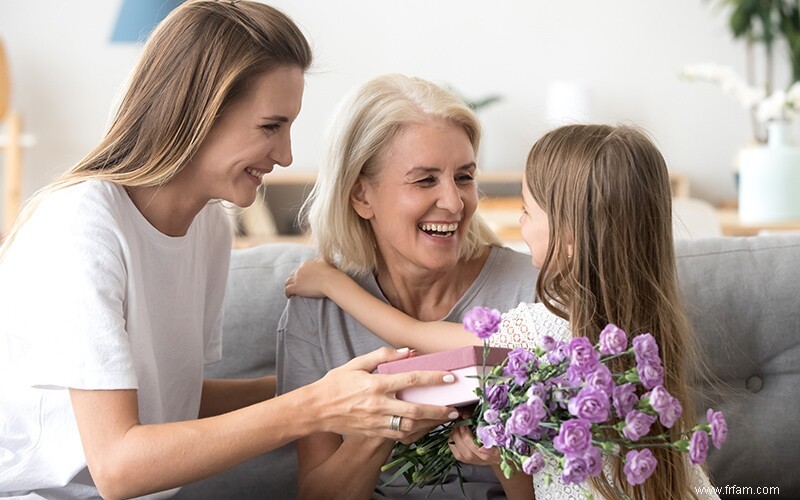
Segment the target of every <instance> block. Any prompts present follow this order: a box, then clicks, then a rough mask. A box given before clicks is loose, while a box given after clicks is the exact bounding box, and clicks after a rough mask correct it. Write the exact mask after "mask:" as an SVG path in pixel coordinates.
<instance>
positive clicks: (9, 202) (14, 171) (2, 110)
mask: <svg viewBox="0 0 800 500" xmlns="http://www.w3.org/2000/svg"><path fill="white" fill-rule="evenodd" d="M10 103H11V77H10V75H9V69H8V62H7V60H6V55H5V50H4V47H3V40H2V39H0V149H3V151H4V154H3V170H4V174H3V198H2V199H3V223H2V226H0V238H2V235H3V234H5V233H7V232H8V230H9V229H10V228H11V226H12V224H14V220H15V219H16V218H17V213H19V208H20V205H21V203H22V148H23V147H30V146H32V145H33V143H34V140H33V137H32V136H30V135H28V134H23V133H22V116H21V115H20V113H18V112H17V111H14V110H10V105H11V104H10Z"/></svg>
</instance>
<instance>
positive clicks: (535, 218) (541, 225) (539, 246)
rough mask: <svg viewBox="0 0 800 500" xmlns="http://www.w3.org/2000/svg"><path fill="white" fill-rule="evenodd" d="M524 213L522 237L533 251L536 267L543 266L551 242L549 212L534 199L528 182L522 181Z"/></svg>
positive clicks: (521, 228) (521, 223)
mask: <svg viewBox="0 0 800 500" xmlns="http://www.w3.org/2000/svg"><path fill="white" fill-rule="evenodd" d="M522 205H523V209H522V215H520V217H519V225H520V232H521V234H522V239H523V240H524V241H525V244H526V245H528V248H529V249H530V251H531V262H532V263H533V265H534V267H539V268H540V267H542V264H543V263H544V258H545V256H546V255H547V246H548V245H549V243H550V224H549V223H548V222H547V214H546V213H545V212H544V210H542V208H541V207H540V206H539V205H538V204H537V203H536V201H534V199H533V195H532V194H531V191H530V189H529V188H528V183H527V182H525V180H524V179H523V181H522Z"/></svg>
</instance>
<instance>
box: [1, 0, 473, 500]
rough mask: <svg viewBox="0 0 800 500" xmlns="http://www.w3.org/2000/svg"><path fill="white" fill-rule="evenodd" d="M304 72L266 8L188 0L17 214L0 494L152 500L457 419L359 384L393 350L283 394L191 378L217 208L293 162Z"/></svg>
mask: <svg viewBox="0 0 800 500" xmlns="http://www.w3.org/2000/svg"><path fill="white" fill-rule="evenodd" d="M310 64H311V50H310V48H309V45H308V43H307V41H306V39H305V37H304V36H303V35H302V33H301V32H300V30H299V29H298V27H297V26H296V25H295V24H294V23H293V22H292V21H291V20H290V19H289V18H288V17H286V16H285V15H284V14H282V13H281V12H279V11H277V10H275V9H273V8H271V7H269V6H267V5H264V4H262V3H258V2H245V1H241V2H239V1H230V2H214V1H192V2H186V3H184V4H182V5H181V6H180V7H178V8H177V9H176V10H174V11H173V12H172V13H171V14H170V15H169V17H167V19H166V20H165V21H164V22H163V23H162V24H161V25H160V26H159V27H158V28H157V29H156V31H155V32H154V33H153V34H152V36H151V37H150V40H149V41H148V43H147V45H146V47H145V49H144V52H143V54H142V58H141V61H140V64H139V65H138V67H137V68H136V70H135V71H134V73H133V75H132V78H131V85H130V87H129V89H128V90H127V92H126V94H125V96H124V99H123V101H122V103H121V106H120V108H119V111H118V113H117V115H116V118H115V120H114V122H113V123H112V125H111V128H110V130H109V132H108V133H107V135H106V136H105V138H104V139H103V141H102V142H101V143H100V145H99V146H98V147H97V148H96V149H95V150H94V151H92V152H91V153H90V154H89V155H88V156H87V157H86V158H85V159H84V160H82V161H81V162H80V163H79V164H78V165H76V166H75V167H73V168H72V169H70V170H69V171H68V172H67V173H65V174H64V175H63V176H62V177H61V178H60V179H59V180H57V181H56V182H55V183H53V184H52V185H50V186H48V187H46V188H45V189H43V190H42V191H41V192H40V193H39V194H38V195H36V196H35V197H34V198H33V199H32V200H31V202H30V203H29V204H28V206H27V208H26V210H25V211H24V212H23V214H22V215H21V216H20V219H19V222H18V223H17V225H16V226H15V228H14V229H13V230H12V231H11V232H10V234H9V235H8V237H7V239H6V241H5V242H3V246H2V248H0V318H2V322H3V325H2V328H0V429H2V430H1V431H0V497H14V498H20V497H22V498H97V497H99V496H102V497H103V498H122V497H125V498H128V497H134V496H139V495H144V494H148V493H153V492H161V493H159V494H158V497H166V496H170V495H171V494H174V493H175V491H174V490H173V491H168V490H170V489H172V488H175V487H177V486H179V485H183V484H187V483H190V482H193V481H196V480H199V479H201V478H204V477H207V476H210V475H212V474H215V473H218V472H221V471H222V470H224V469H226V468H229V467H232V466H234V465H236V464H238V463H240V462H243V461H245V460H247V459H249V458H252V457H254V456H257V455H260V454H262V453H264V452H266V451H269V450H271V449H274V448H277V447H279V446H281V445H283V444H285V443H287V442H289V441H292V440H294V439H297V438H299V437H301V436H305V435H309V434H312V433H317V432H337V433H341V434H357V435H366V436H372V437H375V436H380V437H385V438H391V439H404V438H408V437H409V436H412V435H415V434H418V433H420V432H421V431H422V432H426V431H427V430H429V429H431V428H432V427H434V426H436V425H439V424H440V423H441V422H444V421H446V420H447V419H448V418H455V417H457V416H458V414H457V413H456V412H455V411H454V410H453V409H450V408H445V407H436V406H420V405H410V404H407V403H405V402H402V401H398V400H397V399H395V398H394V392H396V391H397V390H398V389H401V388H402V387H403V386H406V385H408V384H409V381H408V378H407V377H388V378H387V377H378V376H373V375H371V374H370V373H371V372H372V371H373V370H374V369H375V366H376V365H377V364H379V363H380V362H384V361H387V360H390V359H398V358H401V357H405V356H407V355H408V354H407V350H406V351H404V352H395V351H394V350H391V349H384V350H383V351H378V352H373V353H372V354H368V355H365V356H363V357H361V358H356V359H353V360H352V361H351V362H350V363H348V364H347V365H345V366H341V367H339V368H338V369H336V370H333V371H331V372H330V373H328V374H327V375H326V376H325V377H324V378H322V379H321V380H319V381H317V382H316V383H314V384H311V385H309V386H307V387H303V388H302V389H298V390H297V391H294V392H292V393H291V394H286V395H284V396H280V397H273V396H274V394H275V384H276V381H275V377H263V378H260V379H255V380H247V381H238V380H236V381H234V380H224V381H223V380H205V381H204V380H203V364H204V363H207V362H212V361H216V360H218V359H219V358H220V356H221V354H222V353H221V334H222V302H223V294H224V291H225V283H226V276H227V272H228V262H229V258H230V251H231V236H232V231H231V228H230V224H229V221H228V216H227V214H225V213H224V211H223V210H222V207H221V205H220V204H219V203H216V202H214V201H216V200H220V199H222V200H227V201H229V202H231V203H234V204H236V205H239V206H242V207H244V206H247V205H250V204H251V203H252V202H253V200H254V199H255V196H256V191H257V188H258V186H259V185H260V183H261V178H262V177H263V176H264V175H266V174H268V173H269V172H270V171H272V169H273V168H274V166H275V165H276V164H277V165H280V166H284V167H285V166H288V165H289V164H290V163H291V162H292V153H291V141H290V129H291V125H292V123H293V122H294V120H295V118H296V116H297V114H298V112H299V110H300V104H301V100H302V94H303V88H304V74H305V71H306V69H307V68H308V67H309V65H310ZM418 376H419V383H437V382H438V383H441V382H443V381H444V382H447V381H449V380H451V379H452V378H453V375H452V374H446V373H444V372H429V373H428V372H420V373H419V374H418ZM198 416H199V417H208V418H200V419H198ZM393 416H396V417H393ZM399 417H403V418H402V420H403V427H402V429H400V428H399V426H397V427H398V428H394V429H389V428H387V426H386V422H387V421H388V420H389V419H392V418H399ZM165 490H167V491H165Z"/></svg>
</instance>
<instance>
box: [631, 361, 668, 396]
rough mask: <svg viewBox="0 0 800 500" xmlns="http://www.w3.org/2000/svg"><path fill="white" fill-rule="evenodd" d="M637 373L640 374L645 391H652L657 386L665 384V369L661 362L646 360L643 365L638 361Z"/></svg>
mask: <svg viewBox="0 0 800 500" xmlns="http://www.w3.org/2000/svg"><path fill="white" fill-rule="evenodd" d="M636 371H637V372H638V373H639V379H640V380H641V381H642V385H643V386H644V387H645V389H652V388H654V387H656V386H657V385H663V384H664V367H663V366H661V362H660V361H657V362H653V361H650V360H644V361H642V362H641V363H640V362H639V360H638V359H637V360H636Z"/></svg>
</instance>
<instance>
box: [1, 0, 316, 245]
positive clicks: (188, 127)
mask: <svg viewBox="0 0 800 500" xmlns="http://www.w3.org/2000/svg"><path fill="white" fill-rule="evenodd" d="M311 60H312V53H311V48H310V46H309V44H308V41H307V40H306V38H305V37H304V36H303V34H302V33H301V31H300V29H299V28H298V27H297V25H295V23H294V22H293V21H292V20H291V19H289V18H288V17H287V16H286V15H285V14H283V13H282V12H280V11H278V10H277V9H275V8H273V7H270V6H268V5H264V4H262V3H258V2H248V1H242V2H216V1H210V0H195V1H189V2H186V3H184V4H182V5H181V6H179V7H178V8H176V9H175V10H174V11H172V12H171V13H170V14H169V15H168V16H167V18H166V19H164V21H163V22H161V23H160V24H159V26H158V27H157V28H156V29H155V31H154V32H153V33H152V35H151V36H150V38H149V40H148V41H147V44H146V45H145V47H144V51H143V53H142V56H141V58H140V59H139V63H138V65H137V66H136V68H135V69H134V71H133V73H132V75H131V78H130V83H129V85H128V88H127V91H126V93H125V95H124V97H123V99H122V102H121V104H120V106H119V109H118V111H117V113H116V116H115V118H114V120H113V122H112V124H111V127H110V129H109V131H108V132H107V134H106V136H105V137H104V138H103V140H102V141H101V142H100V144H99V145H98V146H97V147H96V148H95V149H94V151H92V152H91V153H89V154H88V155H87V156H86V157H85V158H84V159H83V160H81V161H80V162H79V163H78V164H77V165H75V166H74V167H72V168H71V169H69V170H68V171H67V172H65V173H64V174H63V175H62V176H61V177H60V178H59V179H57V180H56V181H55V182H53V183H52V184H50V185H48V186H46V187H45V188H43V189H41V190H40V191H39V192H37V193H36V194H35V195H34V196H33V197H32V198H31V200H30V201H29V202H28V203H27V204H26V206H25V208H24V209H23V211H22V213H21V214H20V216H19V217H18V220H17V222H16V224H15V225H14V228H13V229H12V230H11V231H10V232H9V235H8V237H7V238H6V240H5V241H4V244H3V247H2V249H0V258H2V255H3V254H4V253H5V249H6V248H7V247H8V245H9V244H11V242H12V241H13V239H14V237H15V235H16V233H17V231H18V230H19V228H20V227H21V225H22V224H24V222H25V221H26V220H27V219H29V218H30V215H31V214H32V213H33V211H34V209H35V208H36V206H37V205H38V203H39V202H40V200H41V199H42V198H43V197H44V196H46V195H47V194H48V193H51V192H53V191H55V190H57V189H61V188H64V187H68V186H71V185H74V184H78V183H80V182H83V181H85V180H89V179H100V180H106V181H109V182H113V183H116V184H119V185H122V186H126V187H149V186H159V185H163V184H165V183H167V182H168V181H169V180H170V179H172V178H173V177H174V176H175V175H176V174H177V173H178V172H179V171H180V170H181V169H182V168H183V167H184V166H185V165H186V164H187V163H188V162H189V161H190V159H191V158H192V156H193V155H194V154H195V153H196V152H197V150H198V148H199V147H200V145H201V144H202V143H203V141H204V140H205V138H206V136H207V135H208V132H209V130H211V127H212V126H213V125H214V122H215V120H216V118H217V117H218V116H219V115H220V114H221V113H222V112H223V111H224V109H225V107H226V106H227V105H228V104H229V103H230V102H231V101H232V100H233V99H235V98H236V97H237V96H238V95H240V94H241V93H242V92H243V91H244V90H245V89H246V88H247V86H248V85H249V83H250V82H251V81H252V80H254V79H255V78H256V77H257V76H260V75H262V74H263V73H265V72H268V71H271V70H273V69H276V68H279V67H286V66H294V67H299V68H301V69H302V70H303V71H306V70H307V69H308V67H309V66H310V65H311Z"/></svg>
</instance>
